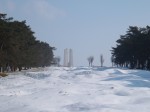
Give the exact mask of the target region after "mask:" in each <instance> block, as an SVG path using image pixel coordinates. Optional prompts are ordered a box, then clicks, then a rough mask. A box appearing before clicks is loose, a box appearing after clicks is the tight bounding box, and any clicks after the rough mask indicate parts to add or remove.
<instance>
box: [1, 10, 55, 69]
mask: <svg viewBox="0 0 150 112" xmlns="http://www.w3.org/2000/svg"><path fill="white" fill-rule="evenodd" d="M6 16H7V15H6V14H1V13H0V68H1V69H0V70H1V71H7V70H8V69H9V70H11V71H15V70H16V69H17V68H18V69H19V70H21V69H22V67H24V68H26V69H27V68H30V67H41V66H42V67H43V66H49V65H51V63H52V60H53V50H54V49H55V48H54V47H51V46H50V45H49V44H48V43H46V42H42V41H40V40H37V39H36V37H35V36H34V32H33V31H32V30H31V28H30V26H28V25H26V21H21V22H20V21H17V20H13V18H7V17H6Z"/></svg>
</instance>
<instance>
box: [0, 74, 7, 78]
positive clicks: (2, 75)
mask: <svg viewBox="0 0 150 112" xmlns="http://www.w3.org/2000/svg"><path fill="white" fill-rule="evenodd" d="M6 76H8V75H7V74H6V73H0V77H6Z"/></svg>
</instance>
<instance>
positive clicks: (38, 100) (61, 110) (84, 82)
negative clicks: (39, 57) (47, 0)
mask: <svg viewBox="0 0 150 112" xmlns="http://www.w3.org/2000/svg"><path fill="white" fill-rule="evenodd" d="M149 111H150V72H149V71H144V70H129V69H121V68H111V67H109V68H108V67H103V68H100V67H94V68H90V67H72V68H65V67H49V68H43V69H32V70H30V71H22V72H15V73H10V75H9V76H7V77H1V78H0V112H149Z"/></svg>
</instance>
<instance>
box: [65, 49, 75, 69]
mask: <svg viewBox="0 0 150 112" xmlns="http://www.w3.org/2000/svg"><path fill="white" fill-rule="evenodd" d="M64 66H65V67H71V66H73V51H72V49H64Z"/></svg>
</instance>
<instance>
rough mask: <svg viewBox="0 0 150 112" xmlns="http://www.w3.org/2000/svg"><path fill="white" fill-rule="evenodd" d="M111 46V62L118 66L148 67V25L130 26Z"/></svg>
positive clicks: (149, 40)
mask: <svg viewBox="0 0 150 112" xmlns="http://www.w3.org/2000/svg"><path fill="white" fill-rule="evenodd" d="M116 42H117V47H113V48H112V56H113V62H114V63H115V64H116V65H118V66H125V67H130V68H138V69H150V27H149V26H146V27H145V28H138V27H136V26H135V27H132V26H130V27H129V29H128V31H127V33H126V34H125V35H122V36H120V39H118V40H117V41H116Z"/></svg>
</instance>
